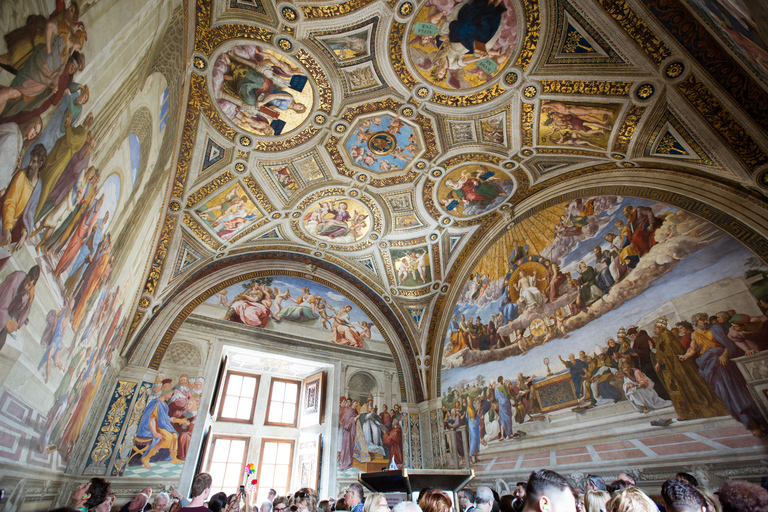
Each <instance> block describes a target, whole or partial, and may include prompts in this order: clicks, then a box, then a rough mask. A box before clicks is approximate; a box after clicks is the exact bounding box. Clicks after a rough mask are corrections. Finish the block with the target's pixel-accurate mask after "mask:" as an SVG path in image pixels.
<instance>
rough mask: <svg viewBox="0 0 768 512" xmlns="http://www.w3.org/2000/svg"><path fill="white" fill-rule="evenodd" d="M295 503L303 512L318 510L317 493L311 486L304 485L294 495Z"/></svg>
mask: <svg viewBox="0 0 768 512" xmlns="http://www.w3.org/2000/svg"><path fill="white" fill-rule="evenodd" d="M293 504H294V505H296V506H297V507H298V508H299V510H301V511H302V512H316V511H317V494H316V493H315V491H313V490H312V489H310V488H309V487H302V488H301V489H299V490H298V491H296V493H295V494H294V495H293Z"/></svg>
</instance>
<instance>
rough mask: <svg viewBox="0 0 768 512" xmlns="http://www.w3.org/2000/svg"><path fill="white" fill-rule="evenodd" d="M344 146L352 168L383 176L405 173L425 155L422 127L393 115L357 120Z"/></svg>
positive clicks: (345, 154) (346, 157) (345, 155)
mask: <svg viewBox="0 0 768 512" xmlns="http://www.w3.org/2000/svg"><path fill="white" fill-rule="evenodd" d="M343 145H344V149H345V150H346V151H344V152H343V154H344V157H345V159H346V160H347V161H348V162H349V164H350V165H352V166H355V167H358V168H361V170H363V171H368V172H374V173H376V174H381V175H387V174H395V173H399V172H402V171H406V170H407V169H409V168H410V167H411V163H412V162H413V160H414V159H415V158H419V157H420V156H422V155H423V154H424V153H425V151H424V142H423V137H422V136H421V131H420V127H418V126H417V125H415V124H412V123H411V122H409V121H406V120H403V119H400V116H396V115H392V114H385V115H377V116H372V117H368V118H364V119H360V120H358V121H357V122H356V123H355V124H354V126H353V129H352V130H350V133H349V135H347V137H346V138H345V139H344V142H343Z"/></svg>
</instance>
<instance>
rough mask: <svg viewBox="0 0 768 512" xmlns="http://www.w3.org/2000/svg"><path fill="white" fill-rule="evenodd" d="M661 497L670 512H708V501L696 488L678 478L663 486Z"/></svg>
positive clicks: (671, 479)
mask: <svg viewBox="0 0 768 512" xmlns="http://www.w3.org/2000/svg"><path fill="white" fill-rule="evenodd" d="M661 497H662V499H663V500H664V505H665V506H666V507H667V510H668V511H669V512H707V501H706V500H705V499H704V496H702V495H701V493H700V492H699V491H697V490H696V488H695V487H693V486H692V485H690V484H688V483H687V482H685V481H682V480H679V479H677V478H670V479H669V480H667V481H666V482H664V484H663V485H662V486H661Z"/></svg>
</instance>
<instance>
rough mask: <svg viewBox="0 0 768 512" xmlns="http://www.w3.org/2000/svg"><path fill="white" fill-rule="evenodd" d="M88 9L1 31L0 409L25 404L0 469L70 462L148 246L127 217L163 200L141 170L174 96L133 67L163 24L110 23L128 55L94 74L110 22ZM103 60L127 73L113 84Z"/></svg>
mask: <svg viewBox="0 0 768 512" xmlns="http://www.w3.org/2000/svg"><path fill="white" fill-rule="evenodd" d="M52 4H53V3H52ZM101 7H103V9H102V10H91V9H90V8H89V9H88V10H87V11H86V10H81V8H82V9H85V8H84V7H83V5H82V3H81V5H80V6H78V5H77V4H74V3H69V2H67V5H65V3H64V2H56V10H55V11H54V12H52V13H51V12H34V13H30V15H31V16H30V17H29V18H28V19H27V20H26V23H20V24H18V25H17V26H14V27H12V28H13V32H11V33H10V34H9V35H7V36H6V37H5V41H4V43H5V46H4V48H2V49H0V54H2V57H0V60H3V63H4V64H7V66H6V67H4V70H3V71H2V76H1V77H0V78H2V80H4V81H3V82H2V83H4V84H5V85H3V86H0V97H2V100H0V103H1V104H0V111H2V113H1V114H0V146H1V147H2V148H3V149H2V162H4V163H3V164H2V166H3V169H2V171H1V172H2V174H3V176H4V178H2V180H3V181H2V185H1V186H2V196H0V208H1V209H2V236H3V240H2V247H3V249H2V250H1V251H0V252H1V253H2V254H0V324H2V332H1V333H0V339H2V341H0V360H2V362H3V364H2V371H1V372H0V397H2V398H0V400H2V401H3V402H4V403H5V404H7V405H10V404H14V403H18V404H25V405H24V407H25V409H27V412H26V413H25V414H24V415H23V416H19V417H13V416H9V417H6V419H5V420H4V421H3V422H2V423H1V424H0V438H3V439H5V440H6V441H3V446H4V447H5V450H3V451H2V452H0V460H1V461H2V463H5V462H15V463H24V462H30V461H35V464H36V465H37V467H38V468H41V469H44V470H45V469H47V470H54V471H62V470H63V469H65V468H66V467H68V466H70V467H72V466H73V464H75V465H76V461H75V459H76V458H77V457H76V456H77V454H78V446H82V445H81V442H82V441H83V439H82V437H83V433H85V432H89V431H90V430H89V428H90V425H91V424H92V422H93V421H94V420H93V418H92V412H93V411H92V407H91V406H92V404H93V403H95V398H96V397H97V396H103V395H104V394H105V393H106V394H108V392H107V391H106V389H105V388H106V387H110V388H112V387H113V384H114V382H115V380H114V379H115V372H114V371H113V370H112V368H113V366H114V363H115V357H116V355H117V353H118V347H119V346H120V344H121V342H122V340H123V336H124V334H125V331H126V327H127V326H126V323H127V322H128V315H130V313H131V309H132V307H133V301H134V299H135V297H136V293H137V291H138V289H139V286H140V283H139V280H137V279H136V275H141V274H143V272H144V269H145V265H146V263H147V257H146V256H139V255H137V254H136V252H137V249H139V248H144V247H146V246H148V245H151V244H152V243H153V236H154V234H155V230H156V220H155V219H153V218H151V216H146V217H143V216H142V217H141V218H139V219H137V216H138V214H139V213H140V212H143V210H144V209H145V208H148V207H150V206H151V205H154V204H155V203H156V202H157V201H158V200H159V199H161V198H162V196H163V189H164V187H163V185H164V183H165V176H164V174H163V173H162V172H153V169H155V167H157V168H158V169H157V170H158V171H161V170H162V168H163V166H165V165H167V161H168V158H169V156H170V152H169V151H168V148H167V147H166V148H165V149H163V148H162V145H163V140H164V137H163V135H169V134H170V136H171V137H173V135H174V133H173V132H175V129H176V125H177V119H176V118H175V112H177V111H178V109H177V108H176V106H174V107H173V112H174V117H173V119H172V120H169V119H168V113H169V105H168V97H169V95H171V94H172V96H173V97H174V98H177V97H178V92H179V91H178V89H173V90H172V92H171V93H169V83H170V81H171V79H172V78H173V76H172V75H163V74H162V73H159V72H158V73H154V74H153V73H151V72H149V73H148V72H146V71H142V72H139V71H137V70H136V68H137V67H140V66H142V65H144V68H142V69H145V70H148V69H151V66H148V65H146V64H147V63H151V62H152V59H154V58H155V55H154V53H153V51H152V49H151V48H148V47H144V46H142V45H141V44H140V41H141V40H147V39H152V38H154V37H156V36H157V37H158V38H162V37H163V34H164V33H166V29H167V28H168V27H167V25H166V24H164V23H152V24H149V25H148V24H147V23H139V24H134V25H130V26H126V27H122V29H123V31H122V32H121V34H122V36H124V37H125V36H126V35H127V34H128V33H132V34H133V35H134V36H135V41H134V42H133V43H126V42H125V41H124V42H123V44H124V45H125V47H126V49H127V50H131V51H133V53H132V54H131V59H130V60H128V59H126V58H124V57H121V58H115V59H113V60H114V62H113V63H112V64H111V65H106V64H99V65H97V66H94V65H93V63H94V62H98V56H99V55H100V53H101V52H102V51H105V49H106V48H107V47H110V48H111V44H112V42H111V40H110V39H105V38H104V37H103V35H102V34H98V35H97V33H98V30H96V29H95V27H96V26H98V24H99V20H102V19H103V18H102V16H110V12H111V15H112V16H114V14H115V13H114V11H110V8H111V7H114V5H112V4H108V3H106V4H105V5H102V6H101ZM120 9H121V10H122V12H123V15H124V16H125V15H130V16H131V17H132V16H134V15H137V16H141V15H150V14H151V13H154V15H155V16H156V17H157V18H158V19H161V18H162V19H166V18H168V16H166V14H167V13H170V12H172V11H173V7H172V5H171V4H170V3H168V4H163V3H162V2H124V3H121V6H120ZM160 13H163V15H162V16H160ZM46 18H49V20H54V21H53V22H51V21H46ZM168 21H169V20H168V19H167V20H166V23H167V22H168ZM47 26H50V27H53V26H55V28H56V31H55V33H54V34H53V35H52V39H51V51H50V52H49V51H48V48H47V46H46V40H45V38H43V39H42V40H41V39H40V37H39V34H40V33H41V32H40V30H39V29H40V28H41V27H42V28H45V27H47ZM156 31H157V34H156V36H155V32H156ZM113 35H114V34H113ZM127 39H134V38H130V37H129V38H127ZM167 51H168V52H172V51H173V50H172V49H171V48H167ZM6 52H7V53H6ZM167 56H168V57H169V58H170V60H174V59H180V58H181V55H180V54H179V55H176V56H171V55H170V54H168V55H167ZM5 59H8V60H5ZM112 65H114V66H116V67H118V68H119V70H120V71H121V72H122V71H126V70H130V71H131V72H130V73H129V74H126V75H125V76H121V75H117V74H116V73H115V70H114V69H113V68H112V67H111V66H112ZM130 74H133V75H134V76H135V77H136V78H135V79H134V80H129V77H130ZM116 75H117V76H120V78H119V79H118V80H116V79H115V78H114V77H115V76H116ZM174 87H177V86H174ZM112 89H113V90H112ZM110 90H112V92H108V93H105V92H104V91H110ZM110 95H112V96H110ZM171 126H172V129H170V130H169V128H171ZM116 389H122V390H123V391H125V392H126V393H127V392H128V387H127V385H126V386H123V387H122V388H120V387H119V386H118V387H117V388H116ZM118 394H119V393H118ZM96 421H98V420H96ZM85 442H90V440H87V441H85Z"/></svg>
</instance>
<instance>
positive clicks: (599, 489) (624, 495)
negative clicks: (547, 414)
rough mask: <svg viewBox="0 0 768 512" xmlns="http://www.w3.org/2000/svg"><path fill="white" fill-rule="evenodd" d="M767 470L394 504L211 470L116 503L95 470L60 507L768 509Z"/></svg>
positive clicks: (538, 480)
mask: <svg viewBox="0 0 768 512" xmlns="http://www.w3.org/2000/svg"><path fill="white" fill-rule="evenodd" d="M765 487H768V476H766V477H764V478H763V482H762V486H759V485H756V484H752V483H749V482H745V481H726V482H725V483H723V484H722V485H721V486H720V488H719V489H717V490H716V491H714V492H712V491H710V490H709V489H708V488H707V487H705V486H701V485H699V482H698V481H697V479H696V477H694V476H693V475H691V474H688V473H683V472H680V473H677V474H676V475H675V476H673V477H672V478H670V479H668V480H666V481H665V482H664V483H663V484H662V486H661V489H660V494H659V495H658V496H656V497H655V500H654V499H652V498H651V497H650V496H649V495H648V494H646V493H645V492H643V491H642V490H641V489H640V488H639V487H638V486H637V483H636V481H635V478H634V476H632V475H631V474H629V473H620V474H619V475H618V477H617V478H616V480H614V481H613V482H611V483H610V484H606V482H605V480H604V479H603V478H602V477H600V476H598V475H587V476H586V478H585V479H584V483H583V488H580V487H574V486H572V485H571V484H570V483H569V482H568V480H567V479H566V478H565V477H563V476H562V475H560V474H558V473H556V472H554V471H551V470H549V469H540V470H537V471H533V472H532V473H531V475H530V478H529V479H528V481H527V482H517V484H516V486H515V488H514V489H513V490H512V492H511V493H509V494H504V495H501V496H500V495H499V494H498V492H497V491H496V490H494V489H492V488H491V487H489V486H487V485H480V486H479V487H477V489H476V490H473V489H471V488H469V487H465V488H463V489H461V490H460V491H459V492H458V493H457V497H458V504H455V503H454V502H453V499H452V497H451V495H449V494H448V493H446V492H445V491H444V490H441V489H431V488H425V489H422V490H421V491H420V493H419V496H418V499H416V500H414V501H401V502H399V503H397V504H396V505H395V506H394V507H392V508H390V506H389V502H388V500H387V495H385V494H381V493H371V494H368V495H367V496H366V495H365V493H364V491H363V486H362V485H361V484H360V483H357V482H353V483H351V484H350V485H349V486H348V487H347V488H346V489H345V490H344V494H343V495H342V496H341V497H340V498H338V499H334V498H328V499H324V500H320V501H318V495H317V492H316V491H315V490H313V489H310V488H307V487H303V488H301V489H299V490H298V491H296V492H295V493H289V494H288V495H287V496H278V495H277V492H275V490H274V489H270V490H269V493H268V495H267V499H266V500H265V501H263V502H262V503H256V504H254V503H253V502H252V501H251V497H250V496H249V495H248V493H247V492H246V491H245V490H244V488H243V487H241V488H240V492H239V493H237V494H230V495H227V494H226V493H223V492H218V493H212V489H211V488H212V478H211V476H210V475H209V474H207V473H200V474H198V475H196V476H195V478H194V479H193V481H192V486H191V489H190V493H189V494H190V497H189V498H185V497H183V496H182V495H181V494H180V493H179V492H178V491H176V490H175V489H174V488H173V487H171V490H172V492H171V493H170V494H169V493H167V492H160V493H158V494H156V495H155V498H154V500H151V498H152V495H153V494H152V489H151V488H149V487H147V488H144V489H142V490H141V492H140V493H138V494H137V495H136V496H134V497H133V498H132V499H131V501H129V502H128V503H126V504H125V505H119V504H116V503H115V495H114V494H113V493H112V492H111V490H110V484H109V482H107V481H106V480H104V479H103V478H92V479H91V480H90V481H88V482H86V483H84V484H83V485H80V486H79V487H77V489H76V490H75V492H74V493H73V494H72V506H71V507H66V508H61V509H57V510H56V511H55V512H90V511H95V512H177V511H179V510H181V511H182V512H255V511H254V508H258V512H272V511H273V510H274V511H275V512H333V511H350V512H765V511H766V510H768V490H766V488H765Z"/></svg>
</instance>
